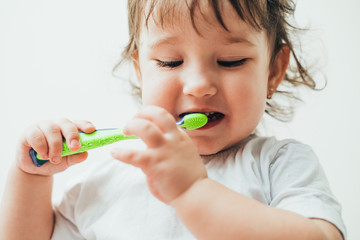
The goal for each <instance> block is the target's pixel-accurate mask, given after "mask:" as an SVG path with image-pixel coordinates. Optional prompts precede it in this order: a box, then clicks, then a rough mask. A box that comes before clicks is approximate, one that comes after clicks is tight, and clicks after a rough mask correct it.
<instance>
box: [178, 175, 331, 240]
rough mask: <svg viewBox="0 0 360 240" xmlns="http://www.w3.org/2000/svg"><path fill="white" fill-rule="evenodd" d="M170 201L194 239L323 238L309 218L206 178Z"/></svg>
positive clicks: (321, 232)
mask: <svg viewBox="0 0 360 240" xmlns="http://www.w3.org/2000/svg"><path fill="white" fill-rule="evenodd" d="M171 205H172V206H173V207H174V208H175V209H176V211H177V213H178V215H179V217H180V218H181V220H182V221H183V223H184V224H185V225H186V226H187V227H188V229H189V230H190V231H191V232H192V233H193V234H194V235H195V236H196V237H197V238H198V239H277V240H280V239H293V240H296V239H309V240H310V239H317V240H319V239H327V238H326V236H325V234H324V232H323V231H322V229H321V228H319V227H318V226H317V225H316V224H314V223H313V222H312V220H310V219H307V218H305V217H302V216H300V215H298V214H295V213H292V212H289V211H284V210H280V209H276V208H272V207H269V206H266V205H263V204H261V203H259V202H257V201H255V200H253V199H250V198H247V197H245V196H243V195H241V194H238V193H236V192H233V191H231V190H230V189H228V188H226V187H224V186H222V185H220V184H219V183H217V182H215V181H212V180H210V179H204V180H200V181H198V182H197V183H195V184H194V185H193V186H192V187H191V188H190V189H189V190H188V191H187V192H185V193H184V194H183V195H182V196H180V197H179V198H178V199H176V200H175V201H173V202H172V203H171Z"/></svg>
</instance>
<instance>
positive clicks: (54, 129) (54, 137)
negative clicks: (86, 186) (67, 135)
mask: <svg viewBox="0 0 360 240" xmlns="http://www.w3.org/2000/svg"><path fill="white" fill-rule="evenodd" d="M39 127H40V129H41V130H42V132H43V133H44V135H45V137H46V141H47V144H48V146H49V160H50V162H51V163H53V164H59V163H60V162H61V153H62V149H63V137H62V134H61V130H60V127H59V126H58V125H57V124H55V123H54V122H52V121H51V122H50V121H49V122H45V123H43V124H41V125H39Z"/></svg>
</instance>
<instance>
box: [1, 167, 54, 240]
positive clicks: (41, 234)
mask: <svg viewBox="0 0 360 240" xmlns="http://www.w3.org/2000/svg"><path fill="white" fill-rule="evenodd" d="M52 182H53V179H52V177H49V176H40V175H32V174H28V173H25V172H23V171H22V170H20V169H18V168H17V167H15V166H14V167H13V168H12V169H11V171H10V172H9V177H8V180H7V187H6V189H5V191H4V195H3V199H2V202H1V206H0V239H6V240H10V239H11V240H13V239H14V240H15V239H22V240H24V239H39V240H40V239H50V237H51V234H52V230H53V225H54V216H53V209H52V204H51V191H52Z"/></svg>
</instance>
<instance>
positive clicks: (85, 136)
mask: <svg viewBox="0 0 360 240" xmlns="http://www.w3.org/2000/svg"><path fill="white" fill-rule="evenodd" d="M136 138H137V137H135V136H126V135H124V134H123V133H122V130H121V129H119V128H112V129H98V130H96V131H95V132H93V133H84V132H80V133H79V140H80V143H81V148H80V149H79V150H78V151H71V150H70V149H69V147H68V145H67V144H66V141H65V140H64V141H63V150H62V154H61V156H62V157H65V156H69V155H73V154H77V153H82V152H85V151H88V150H91V149H95V148H98V147H102V146H105V145H108V144H112V143H114V142H117V141H120V140H126V139H136ZM29 154H30V157H31V160H32V162H33V163H34V164H35V166H37V167H41V166H42V165H43V164H45V163H46V162H48V161H49V159H42V158H41V157H40V156H39V154H37V153H36V151H35V150H34V149H31V150H30V152H29Z"/></svg>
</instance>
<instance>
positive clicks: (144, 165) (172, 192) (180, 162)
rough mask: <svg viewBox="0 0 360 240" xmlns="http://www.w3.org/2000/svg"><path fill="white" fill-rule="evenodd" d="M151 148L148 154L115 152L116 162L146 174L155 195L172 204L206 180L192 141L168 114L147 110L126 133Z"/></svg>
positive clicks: (128, 150)
mask: <svg viewBox="0 0 360 240" xmlns="http://www.w3.org/2000/svg"><path fill="white" fill-rule="evenodd" d="M123 132H124V134H126V135H136V136H138V137H139V138H141V139H142V140H143V141H144V142H145V144H146V145H147V149H146V150H141V151H137V150H130V149H114V150H113V152H112V155H113V157H114V158H116V159H118V160H120V161H122V162H125V163H128V164H132V165H134V166H136V167H139V168H141V169H142V170H143V172H144V173H145V174H146V177H147V183H148V186H149V188H150V191H151V192H152V194H153V195H154V196H155V197H157V198H158V199H159V200H160V201H163V202H164V203H167V204H170V203H171V201H173V200H175V199H176V198H177V197H179V196H180V195H181V194H183V193H184V192H186V190H188V189H189V188H190V187H191V186H192V185H193V184H194V183H195V182H196V181H198V180H200V179H203V178H206V177H207V173H206V169H205V166H204V164H203V162H202V159H201V158H200V155H199V153H198V151H197V148H196V147H195V145H194V144H193V142H192V140H191V138H190V137H189V136H188V135H187V134H186V133H185V131H183V130H181V129H180V128H179V127H178V126H177V125H176V122H175V119H174V118H173V116H172V115H171V114H170V113H168V112H167V111H166V110H164V109H162V108H159V107H156V106H147V107H145V108H143V109H142V110H141V111H140V112H139V113H138V114H137V115H136V116H135V117H134V118H133V119H132V120H131V121H130V122H129V123H128V124H127V125H126V126H125V128H124V129H123Z"/></svg>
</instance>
